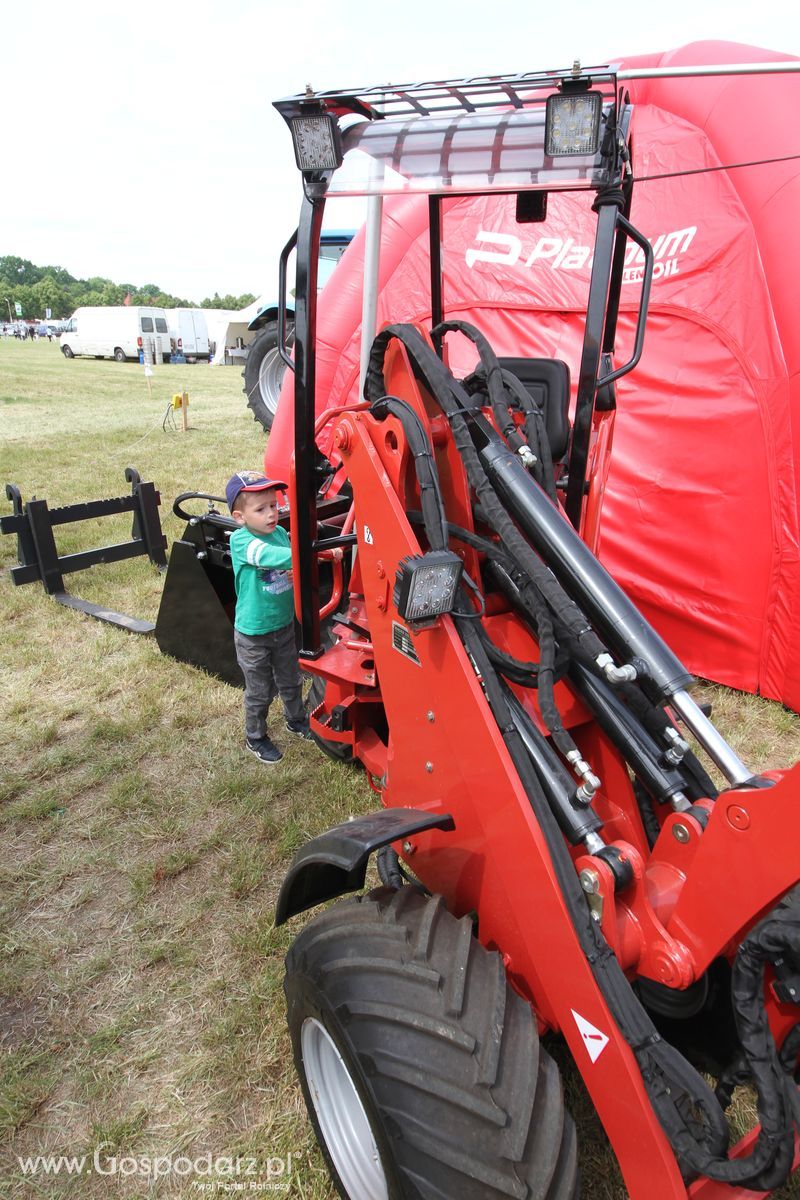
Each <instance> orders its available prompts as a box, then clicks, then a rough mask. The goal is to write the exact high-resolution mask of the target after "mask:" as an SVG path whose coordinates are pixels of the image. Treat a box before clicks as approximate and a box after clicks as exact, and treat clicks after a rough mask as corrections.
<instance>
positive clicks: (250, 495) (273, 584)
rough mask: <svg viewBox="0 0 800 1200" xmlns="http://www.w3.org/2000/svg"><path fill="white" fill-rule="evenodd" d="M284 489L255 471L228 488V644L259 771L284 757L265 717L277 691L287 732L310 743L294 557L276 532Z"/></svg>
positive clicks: (248, 741) (282, 532)
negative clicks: (232, 595) (232, 586)
mask: <svg viewBox="0 0 800 1200" xmlns="http://www.w3.org/2000/svg"><path fill="white" fill-rule="evenodd" d="M285 487H286V484H285V483H281V482H280V480H277V479H267V478H266V476H265V475H262V474H260V473H259V472H258V471H238V472H237V473H236V474H235V475H234V476H232V477H231V479H229V480H228V484H227V487H226V488H225V498H226V500H227V501H228V507H229V509H230V510H231V513H232V515H233V519H234V520H235V521H236V524H237V525H238V526H239V528H238V529H237V530H236V531H235V532H234V533H233V534H231V557H232V559H233V571H234V579H235V583H236V619H235V621H234V633H233V636H234V642H235V645H236V658H237V660H238V663H239V666H240V667H241V669H242V674H243V675H244V712H245V737H246V745H247V748H248V750H250V751H251V752H252V753H253V754H255V756H256V758H257V759H258V760H259V762H262V763H276V762H280V760H281V758H282V757H283V755H282V754H281V752H280V750H279V749H278V747H277V746H275V745H273V743H272V742H271V741H270V739H269V738H268V737H267V710H268V709H269V706H270V704H271V703H272V701H273V699H274V697H275V693H276V691H277V692H278V693H279V695H280V697H281V700H282V701H283V711H284V716H285V717H286V728H287V729H288V730H289V732H290V733H294V734H297V735H298V736H299V737H302V738H309V737H310V736H311V735H310V733H309V729H308V717H307V716H306V712H305V708H304V705H303V691H302V684H301V681H300V669H299V667H298V665H297V649H296V646H295V640H294V599H293V595H292V577H291V572H290V568H291V565H292V552H291V548H290V546H289V535H288V534H287V532H286V530H285V529H283V528H282V526H280V525H279V524H278V496H277V489H278V488H285Z"/></svg>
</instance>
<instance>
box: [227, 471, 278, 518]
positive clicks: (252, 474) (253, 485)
mask: <svg viewBox="0 0 800 1200" xmlns="http://www.w3.org/2000/svg"><path fill="white" fill-rule="evenodd" d="M286 486H287V485H286V484H285V483H283V482H282V480H280V479H267V477H266V475H262V474H261V472H260V471H237V472H236V474H235V475H231V477H230V479H229V480H228V482H227V483H226V485H225V499H226V500H227V501H228V508H229V509H230V510H231V512H233V506H234V504H235V503H236V498H237V496H238V495H239V493H240V492H265V491H267V489H268V488H283V490H284V491H285V490H286Z"/></svg>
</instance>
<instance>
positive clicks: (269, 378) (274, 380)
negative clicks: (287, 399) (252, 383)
mask: <svg viewBox="0 0 800 1200" xmlns="http://www.w3.org/2000/svg"><path fill="white" fill-rule="evenodd" d="M285 370H286V366H285V364H284V361H283V359H282V358H281V356H280V354H279V353H278V351H277V349H276V350H268V351H267V353H266V354H265V355H264V357H263V358H262V360H261V365H260V366H259V368H258V390H259V391H260V392H261V399H262V400H263V401H264V404H265V406H266V407H267V408H268V409H269V411H270V412H271V413H274V412H275V411H276V410H277V407H278V396H279V395H280V393H281V382H282V380H283V373H284V371H285Z"/></svg>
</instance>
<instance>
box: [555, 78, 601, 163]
mask: <svg viewBox="0 0 800 1200" xmlns="http://www.w3.org/2000/svg"><path fill="white" fill-rule="evenodd" d="M602 110H603V97H602V96H601V94H600V92H587V91H580V92H579V91H572V90H569V91H563V92H558V93H555V94H554V95H552V96H548V97H547V107H546V110H545V133H544V152H545V154H547V155H549V157H550V158H560V157H562V156H563V155H567V154H583V155H588V154H596V153H597V147H598V146H599V144H600V115H601V113H602Z"/></svg>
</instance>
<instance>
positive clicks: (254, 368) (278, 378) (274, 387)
mask: <svg viewBox="0 0 800 1200" xmlns="http://www.w3.org/2000/svg"><path fill="white" fill-rule="evenodd" d="M293 332H294V323H293V322H292V321H287V322H286V343H287V345H291V339H292V333H293ZM285 373H286V364H285V363H284V361H283V359H282V358H281V356H280V354H279V353H278V322H277V321H270V322H269V324H268V325H265V326H264V328H263V329H262V330H261V331H260V333H259V334H257V336H256V337H255V339H254V340H253V341H252V342H251V343H250V345H249V346H248V348H247V358H246V359H245V360H244V370H243V371H242V379H243V380H244V394H245V396H246V397H247V407H248V408H249V409H250V410H251V412H252V413H253V420H254V421H258V422H259V423H260V424H261V426H262V427H263V429H264V432H265V433H269V431H270V429H271V428H272V422H273V421H274V420H275V413H276V412H277V411H278V397H279V396H280V391H281V383H282V382H283V376H284V375H285Z"/></svg>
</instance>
